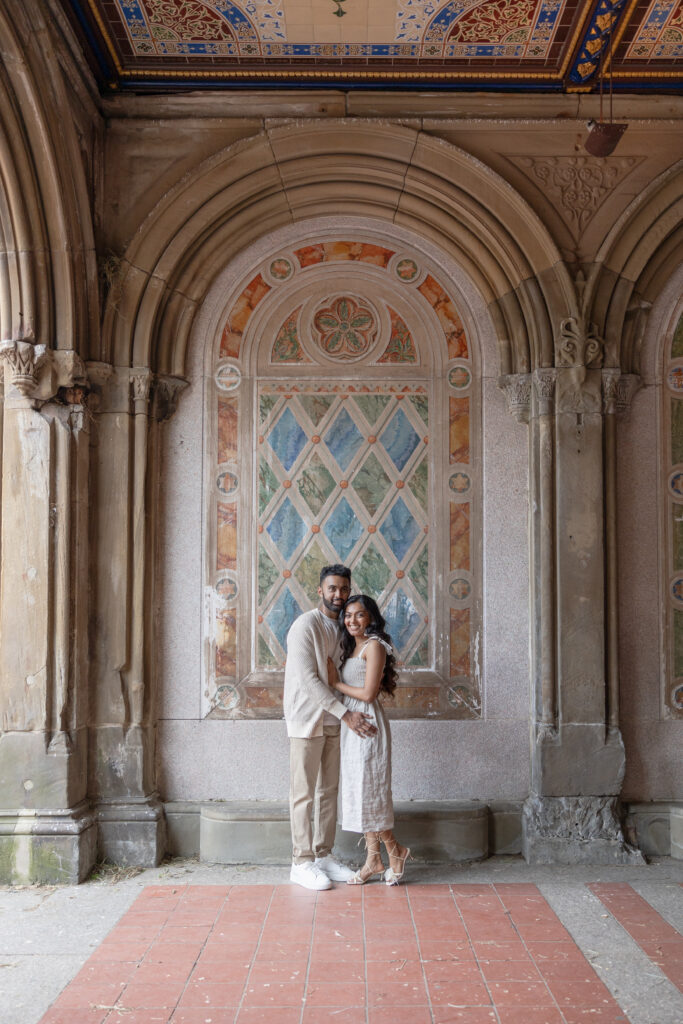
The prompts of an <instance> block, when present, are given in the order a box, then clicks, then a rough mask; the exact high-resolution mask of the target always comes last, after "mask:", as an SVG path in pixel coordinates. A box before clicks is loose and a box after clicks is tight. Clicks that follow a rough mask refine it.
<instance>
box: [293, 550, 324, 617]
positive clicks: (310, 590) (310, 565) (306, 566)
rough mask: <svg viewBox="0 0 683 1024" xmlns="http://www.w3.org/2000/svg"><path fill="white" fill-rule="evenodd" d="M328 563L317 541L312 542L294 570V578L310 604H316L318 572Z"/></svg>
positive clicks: (318, 581)
mask: <svg viewBox="0 0 683 1024" xmlns="http://www.w3.org/2000/svg"><path fill="white" fill-rule="evenodd" d="M328 562H329V558H328V557H327V555H326V554H325V552H324V551H323V550H322V549H321V547H320V545H319V544H318V542H317V541H313V543H312V544H311V546H310V547H309V549H308V551H307V552H306V554H305V555H304V557H303V558H302V559H301V561H300V562H299V564H298V566H297V567H296V569H295V570H294V576H295V577H296V579H297V580H298V581H299V583H300V584H301V587H302V589H303V590H304V592H305V593H306V596H307V597H308V598H309V600H310V601H311V603H312V604H317V603H318V585H319V583H320V570H321V569H322V567H323V566H324V565H326V564H327V563H328Z"/></svg>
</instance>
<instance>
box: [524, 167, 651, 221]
mask: <svg viewBox="0 0 683 1024" xmlns="http://www.w3.org/2000/svg"><path fill="white" fill-rule="evenodd" d="M513 163H514V164H515V165H516V166H517V167H519V168H520V170H523V171H524V173H525V174H526V176H527V177H528V178H529V179H530V180H531V181H532V182H533V183H534V184H535V185H537V186H538V187H539V188H540V189H541V190H542V191H543V194H544V195H545V196H546V198H547V199H548V200H549V201H550V202H551V203H552V204H553V205H554V206H555V208H556V209H557V212H558V213H559V214H560V216H561V217H562V220H563V221H564V222H565V224H566V225H567V227H568V228H569V229H570V231H571V232H572V235H573V236H574V238H577V239H578V237H579V235H580V234H581V232H582V231H583V230H584V229H585V227H586V225H587V224H588V223H589V222H590V220H591V219H592V218H593V215H594V214H595V212H596V211H597V210H598V209H599V207H600V206H601V205H602V204H603V202H604V201H605V199H606V198H607V197H608V195H609V194H610V192H612V191H613V190H614V189H615V188H616V186H617V185H618V184H620V182H621V181H623V179H624V178H625V177H626V175H627V174H628V173H629V172H630V171H631V170H633V168H634V167H635V166H636V165H637V164H638V163H640V159H639V158H638V157H633V156H614V157H606V158H600V159H598V158H595V157H589V156H536V157H517V158H516V159H515V158H513Z"/></svg>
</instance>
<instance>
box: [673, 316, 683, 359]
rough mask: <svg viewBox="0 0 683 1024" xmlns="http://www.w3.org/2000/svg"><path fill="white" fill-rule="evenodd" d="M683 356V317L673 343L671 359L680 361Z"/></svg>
mask: <svg viewBox="0 0 683 1024" xmlns="http://www.w3.org/2000/svg"><path fill="white" fill-rule="evenodd" d="M681 356H683V316H682V317H681V318H680V320H679V321H678V324H677V325H676V330H675V331H674V338H673V341H672V342H671V358H672V359H680V358H681Z"/></svg>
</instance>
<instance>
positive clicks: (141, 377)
mask: <svg viewBox="0 0 683 1024" xmlns="http://www.w3.org/2000/svg"><path fill="white" fill-rule="evenodd" d="M151 387H152V371H151V370H148V369H146V368H142V369H134V370H131V371H130V391H131V395H132V397H133V411H134V412H135V414H136V415H137V414H140V413H141V414H143V415H145V414H146V413H147V408H148V404H149V395H150V390H151Z"/></svg>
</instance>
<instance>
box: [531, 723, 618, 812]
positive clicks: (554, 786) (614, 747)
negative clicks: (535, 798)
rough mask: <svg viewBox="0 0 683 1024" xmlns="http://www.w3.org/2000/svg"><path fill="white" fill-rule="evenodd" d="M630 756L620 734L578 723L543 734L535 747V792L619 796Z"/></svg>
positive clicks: (533, 771) (563, 794)
mask: <svg viewBox="0 0 683 1024" xmlns="http://www.w3.org/2000/svg"><path fill="white" fill-rule="evenodd" d="M625 764H626V755H625V752H624V744H623V741H622V739H621V735H620V734H619V733H618V732H614V733H610V734H608V735H607V736H605V727H604V725H601V724H595V725H591V724H589V723H576V724H568V725H563V726H561V727H560V728H559V729H557V730H540V731H539V734H538V736H537V738H536V740H535V742H534V744H533V747H532V790H533V792H534V793H537V794H538V795H539V796H549V797H550V796H554V797H560V796H567V797H573V796H592V795H596V796H602V795H605V796H616V795H617V794H618V793H619V791H620V789H621V783H622V780H623V777H624V768H625Z"/></svg>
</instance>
